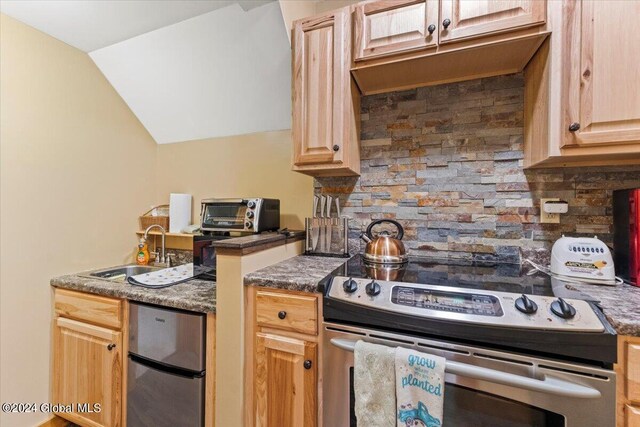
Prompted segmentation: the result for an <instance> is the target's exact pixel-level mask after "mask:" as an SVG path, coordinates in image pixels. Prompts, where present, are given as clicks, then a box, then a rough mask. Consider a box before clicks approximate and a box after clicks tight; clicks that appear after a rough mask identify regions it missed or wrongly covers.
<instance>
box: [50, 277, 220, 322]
mask: <svg viewBox="0 0 640 427" xmlns="http://www.w3.org/2000/svg"><path fill="white" fill-rule="evenodd" d="M51 286H53V287H56V288H60V289H70V290H73V291H80V292H88V293H91V294H96V295H103V296H107V297H115V298H125V299H128V300H131V301H139V302H147V303H150V304H157V305H162V306H165V307H173V308H179V309H183V310H190V311H198V312H201V313H214V312H215V311H216V283H215V282H211V281H208V280H199V279H192V280H189V281H187V282H183V283H179V284H177V285H173V286H169V287H167V288H160V289H149V288H144V287H141V286H134V285H130V284H129V283H123V282H114V281H110V280H104V279H96V278H88V277H83V276H81V275H79V274H70V275H66V276H60V277H55V278H53V279H51Z"/></svg>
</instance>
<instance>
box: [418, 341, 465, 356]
mask: <svg viewBox="0 0 640 427" xmlns="http://www.w3.org/2000/svg"><path fill="white" fill-rule="evenodd" d="M418 347H425V348H432V349H434V350H442V351H446V352H447V353H456V354H461V355H463V356H471V353H469V352H468V351H463V350H456V349H454V348H448V347H440V346H437V345H429V344H420V343H418Z"/></svg>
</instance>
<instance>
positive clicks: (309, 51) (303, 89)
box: [292, 9, 350, 166]
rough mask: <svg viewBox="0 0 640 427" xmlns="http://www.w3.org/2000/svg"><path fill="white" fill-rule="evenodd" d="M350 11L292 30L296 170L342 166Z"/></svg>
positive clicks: (299, 23)
mask: <svg viewBox="0 0 640 427" xmlns="http://www.w3.org/2000/svg"><path fill="white" fill-rule="evenodd" d="M348 24H349V20H348V9H341V10H338V11H334V12H330V13H327V14H326V15H321V16H317V17H314V18H310V19H306V20H302V21H297V22H295V23H294V29H293V42H292V43H293V123H292V127H293V129H292V132H293V144H294V159H293V163H294V165H296V166H302V165H309V164H332V163H342V161H343V153H344V149H343V147H341V144H342V142H343V141H344V140H345V139H346V138H344V135H343V133H344V128H345V118H344V115H345V111H344V106H343V104H344V103H343V102H341V100H342V98H343V97H345V96H349V95H348V94H349V90H350V89H349V68H348V67H349V63H348V62H349V61H348V58H349V55H347V52H346V50H347V49H348V48H349V46H350V43H348V42H347V41H346V40H345V37H346V35H347V34H350V32H349V31H347V30H346V26H347V25H348Z"/></svg>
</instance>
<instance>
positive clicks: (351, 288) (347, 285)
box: [342, 278, 358, 294]
mask: <svg viewBox="0 0 640 427" xmlns="http://www.w3.org/2000/svg"><path fill="white" fill-rule="evenodd" d="M342 289H344V291H345V292H346V293H348V294H352V293H354V292H355V291H357V290H358V282H356V281H355V280H353V279H351V278H349V279H348V280H345V281H344V283H343V284H342Z"/></svg>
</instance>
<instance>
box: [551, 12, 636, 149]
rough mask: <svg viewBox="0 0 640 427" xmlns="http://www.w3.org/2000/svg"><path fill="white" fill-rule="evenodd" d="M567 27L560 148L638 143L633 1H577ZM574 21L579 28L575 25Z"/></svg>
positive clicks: (634, 13)
mask: <svg viewBox="0 0 640 427" xmlns="http://www.w3.org/2000/svg"><path fill="white" fill-rule="evenodd" d="M577 7H578V8H577V9H576V10H575V12H574V13H573V19H572V21H571V23H572V24H573V25H574V27H573V28H572V31H575V33H574V36H573V37H572V38H571V39H570V41H569V42H570V45H569V46H568V48H567V53H568V55H567V57H566V58H565V60H566V70H567V71H568V73H567V80H566V82H567V85H566V86H565V88H564V99H563V105H564V114H563V118H564V123H563V128H564V130H565V132H564V138H563V142H564V144H563V145H564V146H565V147H572V146H591V145H598V144H623V143H635V144H638V143H640V31H637V30H631V29H633V28H636V27H637V25H638V20H639V19H640V2H638V1H625V0H621V1H583V2H580V3H579V4H578V5H577ZM578 22H580V25H579V26H578V25H577V24H578Z"/></svg>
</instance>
